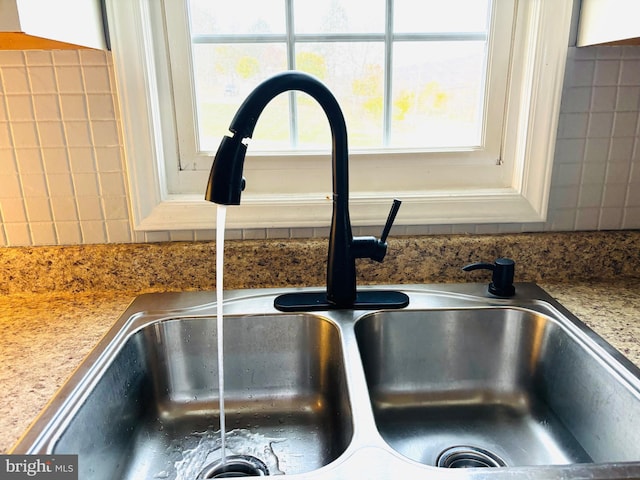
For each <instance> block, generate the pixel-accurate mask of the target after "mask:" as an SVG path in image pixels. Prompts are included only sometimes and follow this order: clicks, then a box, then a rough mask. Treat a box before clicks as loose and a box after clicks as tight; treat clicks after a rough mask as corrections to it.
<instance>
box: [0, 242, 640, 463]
mask: <svg viewBox="0 0 640 480" xmlns="http://www.w3.org/2000/svg"><path fill="white" fill-rule="evenodd" d="M226 248H227V252H228V255H227V259H228V260H227V263H228V266H226V268H227V269H228V275H227V278H228V279H229V284H230V285H228V286H229V288H258V287H271V286H285V285H319V284H322V283H323V282H322V279H323V276H324V263H323V262H324V258H323V257H324V256H326V242H322V241H315V240H313V241H308V242H288V241H269V242H238V243H237V244H235V245H234V244H233V243H232V244H231V245H230V246H228V247H226ZM393 248H396V249H398V250H400V251H401V252H402V253H401V254H399V255H396V257H395V259H393V260H391V261H385V263H384V264H382V265H383V266H384V268H381V269H378V270H376V266H375V265H374V266H369V265H366V266H363V267H362V268H361V267H360V265H359V269H360V275H359V276H360V277H361V278H360V280H359V281H360V283H361V284H366V283H436V282H438V281H464V279H465V278H466V279H469V280H472V281H478V280H479V279H480V278H482V279H483V280H484V279H485V277H486V274H485V275H484V276H476V275H472V276H470V277H465V276H463V275H461V274H460V272H459V266H460V265H463V264H465V263H469V262H472V261H479V260H492V259H493V258H495V257H498V256H511V257H513V258H515V259H516V260H517V261H518V264H519V267H517V271H516V280H517V281H536V282H537V283H538V284H539V285H540V286H542V287H543V288H544V289H545V290H546V291H547V292H549V293H550V294H551V295H552V296H553V297H554V298H556V299H557V300H558V301H559V302H560V303H561V304H563V305H564V306H565V307H566V308H567V309H568V310H570V311H571V312H572V313H574V314H575V315H576V316H577V317H578V318H580V319H581V320H582V321H583V322H585V323H586V324H587V325H588V326H589V327H591V328H592V329H593V330H595V331H596V332H597V333H598V334H600V335H601V336H602V337H603V338H604V339H605V340H607V341H608V342H609V343H611V344H612V345H613V346H614V347H615V348H616V349H618V350H619V351H621V352H622V353H623V354H624V355H625V356H627V358H629V359H630V360H631V361H632V362H634V363H635V364H636V365H637V366H639V367H640V273H639V272H640V232H620V233H617V234H612V235H608V234H569V235H563V234H551V235H546V234H540V235H535V234H532V235H510V236H498V237H485V238H480V239H479V238H477V237H461V238H458V237H452V236H447V237H435V238H434V237H429V238H428V239H423V238H415V239H413V238H406V239H400V240H397V241H396V242H393V243H392V244H390V251H391V250H392V249H393ZM214 250H215V246H212V245H211V244H208V243H198V244H194V243H172V244H160V245H158V244H151V245H142V246H141V245H130V246H127V245H112V246H109V245H107V246H91V247H50V248H49V247H46V248H25V249H7V248H5V249H0V293H1V294H3V295H2V296H0V331H1V332H2V334H1V335H0V362H1V365H2V368H1V369H0V386H1V387H2V388H0V453H5V452H7V451H8V449H9V448H10V447H11V446H12V445H13V444H14V443H15V441H16V440H17V439H18V438H19V437H20V435H21V434H22V432H24V430H25V429H26V428H27V427H28V425H29V424H30V422H31V421H32V420H33V419H34V418H35V417H36V416H37V414H38V413H39V412H40V411H41V410H42V408H44V406H45V405H46V404H47V402H48V400H49V399H50V398H51V397H52V396H53V394H54V393H55V392H56V391H57V390H58V388H59V387H60V386H61V385H62V384H63V383H64V381H65V380H66V379H67V378H68V377H69V375H70V374H71V373H72V372H73V370H74V369H75V368H76V367H77V366H78V365H79V364H80V362H81V361H82V359H83V358H84V357H85V356H86V355H87V354H88V353H89V351H90V350H91V349H92V348H93V347H94V346H95V345H96V344H97V342H98V340H99V339H100V338H101V337H102V336H103V335H104V334H105V333H106V332H107V330H108V329H109V328H110V327H111V326H112V325H113V323H114V322H115V321H116V320H117V319H118V317H119V316H120V314H121V313H122V312H123V311H124V310H125V309H126V307H127V305H128V304H129V303H130V302H131V301H132V300H133V299H134V298H135V297H136V296H137V295H138V294H140V293H145V292H152V291H170V290H174V291H175V290H193V289H197V290H202V289H211V288H213V282H212V280H211V278H215V272H214V269H213V267H212V266H211V263H212V259H213V255H212V253H213V251H214ZM203 259H206V265H202V263H203V261H204V260H203ZM176 264H178V267H176ZM381 272H382V273H381ZM474 273H475V272H474ZM403 280H404V281H403Z"/></svg>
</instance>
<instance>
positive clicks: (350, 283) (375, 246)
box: [205, 71, 408, 311]
mask: <svg viewBox="0 0 640 480" xmlns="http://www.w3.org/2000/svg"><path fill="white" fill-rule="evenodd" d="M290 90H299V91H302V92H304V93H307V94H309V95H310V96H311V97H313V98H314V99H315V100H316V101H317V102H318V103H319V104H320V106H321V107H322V109H323V111H324V113H325V114H326V116H327V119H328V120H329V127H330V129H331V139H332V156H331V165H332V170H333V212H332V218H331V231H330V238H329V253H328V261H327V291H326V294H324V293H323V294H312V295H310V296H309V295H302V294H292V296H288V295H285V296H283V298H282V299H280V300H278V299H277V300H276V307H277V308H279V309H281V310H291V311H295V310H304V309H307V310H308V309H315V310H320V309H324V308H353V307H354V306H356V307H357V306H358V303H359V302H358V293H357V291H356V267H355V260H356V258H373V259H375V260H377V261H382V259H383V258H384V256H385V253H386V248H387V245H386V241H385V240H386V235H385V236H384V237H385V238H382V239H380V240H377V239H375V238H374V237H358V238H354V237H353V234H352V230H351V220H350V218H349V163H348V145H347V127H346V124H345V120H344V115H343V114H342V109H341V108H340V105H339V104H338V102H337V100H336V98H335V97H334V96H333V94H332V93H331V92H330V91H329V89H328V88H327V87H326V86H325V85H324V84H322V83H321V82H320V81H319V80H317V79H316V78H315V77H313V76H311V75H307V74H305V73H301V72H295V71H288V72H284V73H281V74H278V75H275V76H273V77H271V78H269V79H267V80H265V81H264V82H263V83H261V84H260V85H258V86H257V87H256V88H255V90H254V91H253V92H251V93H250V94H249V96H248V97H247V98H246V100H245V101H244V102H243V103H242V105H241V106H240V108H239V109H238V111H237V112H236V114H235V116H234V118H233V120H232V121H231V125H230V126H229V130H230V131H231V132H232V133H233V136H231V137H229V136H225V137H224V138H223V139H222V142H221V143H220V146H219V148H218V151H217V153H216V156H215V159H214V162H213V166H212V167H211V174H210V176H209V183H208V185H207V190H206V193H205V199H206V200H208V201H211V202H214V203H218V204H222V205H239V204H240V197H241V193H242V190H243V189H244V178H243V177H242V170H243V166H244V158H245V154H246V150H247V145H246V143H245V140H246V139H247V138H251V136H252V135H253V131H254V129H255V126H256V123H257V121H258V118H259V116H260V114H261V113H262V111H263V110H264V108H265V107H266V106H267V104H268V103H269V102H270V101H271V100H272V99H273V98H274V97H276V96H277V95H279V94H281V93H284V92H286V91H290ZM397 206H399V202H398V203H396V208H395V211H396V212H397ZM393 217H395V214H393V215H390V217H389V220H388V222H387V223H388V225H387V227H386V228H385V233H388V230H389V228H390V227H391V223H392V222H393ZM387 294H392V295H391V296H392V297H394V299H393V302H392V303H398V302H399V303H400V304H402V305H399V306H398V308H401V307H403V306H406V304H408V297H407V298H406V299H405V298H404V297H406V295H404V294H400V293H399V292H380V293H379V295H378V296H379V297H385V298H386V296H387ZM396 295H400V296H401V298H400V300H398V299H397V298H395V297H396ZM365 296H366V300H365V303H370V301H371V300H372V299H374V296H373V295H370V294H367V295H365ZM385 302H387V300H385ZM405 302H406V303H405ZM383 303H384V302H383ZM310 304H311V305H310ZM384 305H385V306H388V303H384Z"/></svg>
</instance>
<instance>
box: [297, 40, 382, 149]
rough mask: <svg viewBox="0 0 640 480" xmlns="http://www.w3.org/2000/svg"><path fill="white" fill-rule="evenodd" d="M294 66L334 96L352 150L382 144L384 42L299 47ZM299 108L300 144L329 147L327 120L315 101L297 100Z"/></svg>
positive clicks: (329, 138) (318, 44) (303, 145)
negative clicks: (321, 84)
mask: <svg viewBox="0 0 640 480" xmlns="http://www.w3.org/2000/svg"><path fill="white" fill-rule="evenodd" d="M296 68H297V69H300V70H302V71H306V72H308V73H311V74H313V75H315V76H317V77H319V78H320V80H322V81H323V82H324V83H325V84H326V85H327V87H328V88H329V90H331V92H332V93H333V94H334V95H335V97H336V99H337V100H338V103H339V104H340V107H341V108H342V111H343V113H344V116H345V121H346V122H347V129H348V133H349V147H350V148H353V149H357V148H367V147H368V148H375V147H381V146H382V125H383V110H382V109H383V95H384V92H383V81H384V74H383V72H384V44H383V43H382V42H345V43H341V42H337V43H304V44H298V45H297V47H296ZM307 98H308V97H307ZM310 102H312V103H313V104H314V105H313V108H312V107H311V106H310V105H309V103H310ZM298 109H299V117H300V118H299V146H300V147H302V148H316V147H317V146H319V145H323V146H324V147H325V148H326V147H328V146H330V145H331V137H330V134H329V130H328V127H327V120H326V117H325V115H324V114H323V113H322V111H321V110H320V109H319V107H317V106H316V102H315V101H314V100H310V99H309V100H303V99H301V100H300V101H299V102H298Z"/></svg>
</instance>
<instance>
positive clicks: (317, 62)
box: [296, 52, 327, 80]
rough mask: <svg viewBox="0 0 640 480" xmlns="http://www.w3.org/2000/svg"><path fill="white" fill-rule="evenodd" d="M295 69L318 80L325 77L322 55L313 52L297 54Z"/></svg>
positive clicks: (325, 68)
mask: <svg viewBox="0 0 640 480" xmlns="http://www.w3.org/2000/svg"><path fill="white" fill-rule="evenodd" d="M296 69H297V70H301V71H303V72H307V73H309V74H311V75H314V76H316V77H318V78H319V79H320V80H323V79H324V78H325V77H326V76H327V62H326V61H325V59H324V57H323V56H322V55H319V54H317V53H314V52H298V53H297V54H296Z"/></svg>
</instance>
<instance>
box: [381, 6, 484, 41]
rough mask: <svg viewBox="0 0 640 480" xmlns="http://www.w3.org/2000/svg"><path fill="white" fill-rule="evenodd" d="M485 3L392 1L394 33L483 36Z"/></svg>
mask: <svg viewBox="0 0 640 480" xmlns="http://www.w3.org/2000/svg"><path fill="white" fill-rule="evenodd" d="M488 12H489V0H446V1H442V0H395V2H394V12H393V23H394V31H395V32H396V33H415V32H434V33H439V32H485V31H487V28H488V21H489V14H488Z"/></svg>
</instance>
